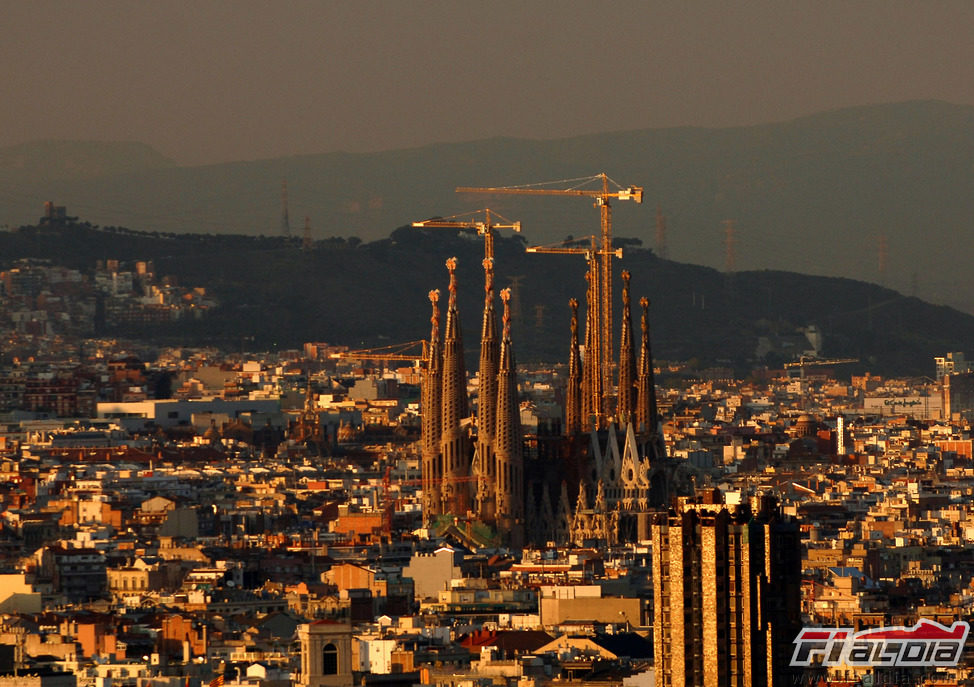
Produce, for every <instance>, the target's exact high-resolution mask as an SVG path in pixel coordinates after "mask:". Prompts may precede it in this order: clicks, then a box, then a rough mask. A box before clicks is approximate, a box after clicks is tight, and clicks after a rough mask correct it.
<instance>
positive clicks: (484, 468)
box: [474, 258, 500, 520]
mask: <svg viewBox="0 0 974 687" xmlns="http://www.w3.org/2000/svg"><path fill="white" fill-rule="evenodd" d="M483 264H484V320H483V325H482V327H481V333H480V371H479V374H478V377H479V391H478V399H477V450H476V455H475V456H474V461H475V471H476V474H477V511H478V513H479V515H480V517H481V518H484V519H486V520H491V519H492V518H493V517H494V509H495V505H496V504H495V501H494V493H493V492H494V488H493V485H494V481H495V479H496V475H495V474H494V431H495V429H496V427H495V424H496V420H495V418H496V411H497V366H498V361H499V359H500V343H499V342H498V340H497V318H496V317H495V315H494V260H493V259H492V258H484V263H483Z"/></svg>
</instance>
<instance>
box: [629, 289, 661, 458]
mask: <svg viewBox="0 0 974 687" xmlns="http://www.w3.org/2000/svg"><path fill="white" fill-rule="evenodd" d="M639 305H641V306H642V308H643V317H642V322H641V326H642V342H641V345H640V347H639V381H638V383H637V384H638V391H637V393H636V396H637V399H636V400H637V407H636V428H637V429H638V430H639V432H640V433H641V434H642V435H644V436H646V437H648V439H649V441H648V444H647V446H646V458H647V459H648V460H649V461H650V462H653V461H655V460H658V459H662V458H665V457H666V447H665V446H664V444H663V435H662V432H661V431H660V426H659V410H658V409H657V407H656V380H655V378H654V376H653V352H652V349H650V347H649V299H648V298H646V297H643V298H641V299H639Z"/></svg>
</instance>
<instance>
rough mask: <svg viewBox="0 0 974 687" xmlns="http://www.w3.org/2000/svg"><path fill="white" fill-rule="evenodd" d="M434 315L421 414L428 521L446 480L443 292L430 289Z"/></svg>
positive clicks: (435, 513)
mask: <svg viewBox="0 0 974 687" xmlns="http://www.w3.org/2000/svg"><path fill="white" fill-rule="evenodd" d="M429 297H430V303H431V304H432V305H433V315H432V317H430V323H431V325H432V326H431V328H430V344H429V350H428V351H427V352H428V354H429V361H428V364H427V366H426V369H425V370H424V371H423V387H422V398H421V406H422V407H421V408H420V415H421V417H422V432H423V455H422V461H423V463H422V465H423V470H422V476H423V516H424V518H426V519H427V521H428V520H429V518H430V517H432V516H433V515H438V514H439V513H440V507H441V502H440V482H441V481H442V479H443V463H442V461H441V460H440V412H441V410H442V408H441V404H440V392H441V391H442V389H441V385H442V383H443V379H442V377H443V371H442V368H441V367H440V366H441V364H442V362H443V361H442V350H441V349H440V308H439V304H438V302H439V300H440V292H439V290H433V291H430V294H429Z"/></svg>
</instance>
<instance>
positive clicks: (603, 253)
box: [456, 172, 643, 416]
mask: <svg viewBox="0 0 974 687" xmlns="http://www.w3.org/2000/svg"><path fill="white" fill-rule="evenodd" d="M593 181H599V182H601V184H600V186H601V187H600V188H597V189H590V188H589V189H586V188H579V187H580V186H582V185H584V184H587V183H591V182H593ZM609 181H610V179H609V177H608V175H607V174H605V173H604V172H602V173H600V174H596V175H595V176H592V177H584V178H581V179H565V180H563V181H561V182H547V183H548V184H552V183H559V184H563V183H575V186H573V187H570V188H541V186H545V185H547V184H534V185H525V186H484V187H481V186H458V187H457V189H456V192H457V193H486V194H509V195H535V196H542V195H545V196H576V197H584V198H592V199H593V200H594V203H595V207H597V208H598V209H599V225H600V230H601V235H602V236H601V245H600V246H599V250H598V251H597V253H598V256H599V264H598V267H597V269H595V270H594V271H593V269H592V266H590V268H589V271H590V273H591V274H590V276H589V278H590V279H594V281H595V283H594V285H593V287H590V291H589V292H590V293H593V292H594V294H595V297H596V299H597V301H596V304H593V306H594V307H595V309H596V311H597V312H598V317H597V318H596V319H597V329H598V337H597V341H595V342H593V343H594V344H595V351H593V352H594V353H595V355H592V356H590V355H589V354H588V352H587V351H586V358H589V359H591V364H594V365H595V368H596V370H598V377H599V381H600V386H601V388H602V390H603V392H602V393H603V398H602V400H601V401H600V403H599V406H598V407H599V409H600V411H599V414H600V415H604V416H607V415H608V413H609V412H610V410H611V409H610V408H609V405H610V403H609V399H608V395H609V390H610V389H611V388H612V324H613V322H612V257H613V256H614V255H616V251H615V250H613V248H612V205H611V203H610V201H611V200H631V201H633V202H635V203H637V204H640V203H642V202H643V189H642V187H639V186H629V187H626V188H621V187H620V188H618V189H617V190H614V191H610V190H609ZM613 183H615V182H613ZM533 252H544V251H533ZM589 364H590V363H588V362H587V363H586V367H587V366H588V365H589Z"/></svg>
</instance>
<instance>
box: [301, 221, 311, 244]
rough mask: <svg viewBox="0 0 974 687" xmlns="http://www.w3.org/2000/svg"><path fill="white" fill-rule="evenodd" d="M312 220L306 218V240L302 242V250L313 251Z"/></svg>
mask: <svg viewBox="0 0 974 687" xmlns="http://www.w3.org/2000/svg"><path fill="white" fill-rule="evenodd" d="M311 245H312V242H311V218H310V217H305V218H304V238H303V239H302V240H301V250H311Z"/></svg>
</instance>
